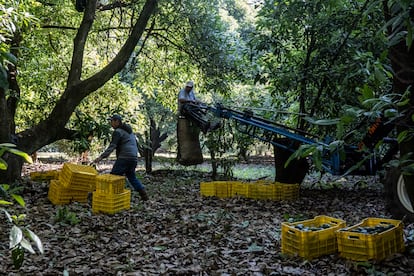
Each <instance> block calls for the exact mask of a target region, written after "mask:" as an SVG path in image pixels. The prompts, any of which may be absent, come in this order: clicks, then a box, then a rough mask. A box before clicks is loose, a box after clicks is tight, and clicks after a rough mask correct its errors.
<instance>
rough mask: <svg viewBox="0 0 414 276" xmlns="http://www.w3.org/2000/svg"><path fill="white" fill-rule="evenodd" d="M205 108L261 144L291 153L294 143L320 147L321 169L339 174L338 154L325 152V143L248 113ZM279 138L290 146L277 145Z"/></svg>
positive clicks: (218, 106)
mask: <svg viewBox="0 0 414 276" xmlns="http://www.w3.org/2000/svg"><path fill="white" fill-rule="evenodd" d="M206 108H207V109H209V110H210V111H211V112H212V113H214V114H215V116H217V117H220V118H224V119H232V120H234V121H235V122H236V125H237V128H238V130H239V131H240V132H242V133H245V134H247V135H249V136H250V137H253V138H256V139H259V140H261V141H263V142H268V143H270V144H272V145H274V146H276V147H279V148H283V149H286V150H289V151H291V152H294V151H295V149H294V147H293V145H294V144H295V143H296V144H297V143H299V144H308V145H319V146H322V147H323V148H324V152H323V155H324V156H325V157H326V158H323V160H322V167H323V169H324V170H326V171H327V172H329V173H332V174H340V173H341V172H340V156H339V152H338V151H334V152H329V150H327V148H328V144H326V143H323V142H320V141H317V140H314V139H312V138H308V137H306V136H304V135H301V134H297V133H295V132H293V131H295V129H292V128H289V127H286V126H283V125H281V124H278V123H275V122H271V121H269V120H266V119H264V118H260V117H257V116H254V115H253V114H252V113H249V112H239V111H236V110H232V109H229V108H225V107H223V106H221V105H216V106H215V107H212V106H206ZM296 131H299V130H296ZM281 136H282V137H286V138H288V139H289V140H290V141H292V143H291V144H290V145H284V144H281V143H279V142H278V139H276V138H278V137H281Z"/></svg>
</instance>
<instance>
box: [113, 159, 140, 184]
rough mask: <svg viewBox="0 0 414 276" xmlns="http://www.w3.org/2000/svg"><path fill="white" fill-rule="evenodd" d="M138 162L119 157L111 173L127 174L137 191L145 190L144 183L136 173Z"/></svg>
mask: <svg viewBox="0 0 414 276" xmlns="http://www.w3.org/2000/svg"><path fill="white" fill-rule="evenodd" d="M137 163H138V162H137V161H135V160H126V159H117V160H116V161H115V164H114V166H113V167H112V171H111V174H115V175H125V176H126V178H127V179H128V181H129V183H130V184H131V185H132V187H133V188H134V190H135V191H138V190H144V189H145V187H144V185H142V183H141V181H139V179H138V178H137V176H136V174H135V169H136V167H137Z"/></svg>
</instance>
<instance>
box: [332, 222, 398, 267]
mask: <svg viewBox="0 0 414 276" xmlns="http://www.w3.org/2000/svg"><path fill="white" fill-rule="evenodd" d="M375 227H377V228H375ZM378 228H380V230H382V232H377V231H378V230H379V229H378ZM367 229H372V230H373V232H371V233H370V232H367V233H363V232H361V231H364V230H367ZM403 230H404V226H403V223H402V222H401V221H400V220H393V219H383V218H366V219H364V220H363V221H362V222H360V223H358V224H356V225H353V226H350V227H348V228H345V229H341V230H339V231H337V232H336V236H337V241H338V251H339V253H340V255H341V257H344V258H346V259H351V260H354V261H368V260H376V261H380V260H383V259H385V258H387V257H388V256H390V255H392V254H394V253H399V252H403V251H404V237H403Z"/></svg>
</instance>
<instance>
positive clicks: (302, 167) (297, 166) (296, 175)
mask: <svg viewBox="0 0 414 276" xmlns="http://www.w3.org/2000/svg"><path fill="white" fill-rule="evenodd" d="M277 142H278V143H280V144H283V145H286V146H289V144H291V143H292V141H289V139H287V138H280V139H278V140H277ZM293 147H294V149H295V150H296V149H297V148H298V145H296V144H295V145H293ZM274 153H275V169H276V177H275V181H278V182H281V183H289V184H297V183H298V184H300V183H302V181H303V179H304V178H305V176H306V174H307V172H308V170H309V164H308V162H307V161H306V159H304V158H302V159H299V160H298V159H294V160H292V161H291V162H289V165H288V166H287V167H285V164H286V161H287V160H288V159H289V157H290V156H291V155H292V152H291V151H289V150H287V149H284V148H280V147H274Z"/></svg>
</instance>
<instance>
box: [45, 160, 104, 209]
mask: <svg viewBox="0 0 414 276" xmlns="http://www.w3.org/2000/svg"><path fill="white" fill-rule="evenodd" d="M97 175H98V172H97V171H96V170H95V169H94V168H93V167H91V166H85V165H77V164H71V163H65V164H63V168H62V171H61V172H60V173H59V179H58V180H57V179H52V180H51V182H50V186H49V192H48V198H49V200H50V201H51V202H52V203H53V204H55V205H61V204H68V203H71V202H72V201H78V202H87V201H88V194H89V192H92V191H93V189H94V188H95V187H94V185H95V178H96V176H97Z"/></svg>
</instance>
